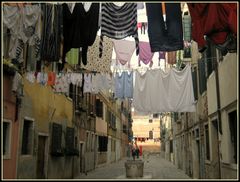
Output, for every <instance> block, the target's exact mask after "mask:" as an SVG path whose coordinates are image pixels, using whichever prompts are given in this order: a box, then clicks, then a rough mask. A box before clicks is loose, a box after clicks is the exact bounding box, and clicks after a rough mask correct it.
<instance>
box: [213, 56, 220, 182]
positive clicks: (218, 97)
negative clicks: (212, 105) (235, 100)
mask: <svg viewBox="0 0 240 182" xmlns="http://www.w3.org/2000/svg"><path fill="white" fill-rule="evenodd" d="M213 60H214V61H213V66H214V71H215V75H216V79H215V80H216V94H217V117H218V159H219V177H220V179H221V176H222V175H221V156H220V143H219V142H220V134H222V117H221V103H220V90H219V75H218V63H217V59H216V58H214V59H213ZM219 132H220V134H219Z"/></svg>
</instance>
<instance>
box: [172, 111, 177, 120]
mask: <svg viewBox="0 0 240 182" xmlns="http://www.w3.org/2000/svg"><path fill="white" fill-rule="evenodd" d="M173 118H174V121H175V122H177V120H178V113H177V112H174V113H173Z"/></svg>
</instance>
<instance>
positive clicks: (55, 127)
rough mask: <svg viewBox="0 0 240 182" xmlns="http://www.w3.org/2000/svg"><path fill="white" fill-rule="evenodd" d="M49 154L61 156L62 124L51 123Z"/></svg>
mask: <svg viewBox="0 0 240 182" xmlns="http://www.w3.org/2000/svg"><path fill="white" fill-rule="evenodd" d="M51 149H52V150H51V154H52V155H55V156H61V155H62V154H63V151H62V125H60V124H57V123H52V147H51Z"/></svg>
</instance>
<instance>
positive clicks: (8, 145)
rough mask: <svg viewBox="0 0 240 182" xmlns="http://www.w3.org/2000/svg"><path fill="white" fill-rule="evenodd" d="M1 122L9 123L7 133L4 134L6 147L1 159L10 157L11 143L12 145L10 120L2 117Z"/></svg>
mask: <svg viewBox="0 0 240 182" xmlns="http://www.w3.org/2000/svg"><path fill="white" fill-rule="evenodd" d="M3 122H5V123H9V131H8V133H7V136H6V139H7V141H6V143H7V144H6V145H7V146H6V148H7V152H6V153H5V154H4V155H3V159H11V148H12V147H11V145H12V120H9V119H3Z"/></svg>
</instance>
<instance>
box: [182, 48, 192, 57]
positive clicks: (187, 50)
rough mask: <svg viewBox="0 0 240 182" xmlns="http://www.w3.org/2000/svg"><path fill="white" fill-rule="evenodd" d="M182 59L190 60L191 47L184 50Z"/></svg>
mask: <svg viewBox="0 0 240 182" xmlns="http://www.w3.org/2000/svg"><path fill="white" fill-rule="evenodd" d="M183 57H184V58H191V47H188V48H184V54H183Z"/></svg>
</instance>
